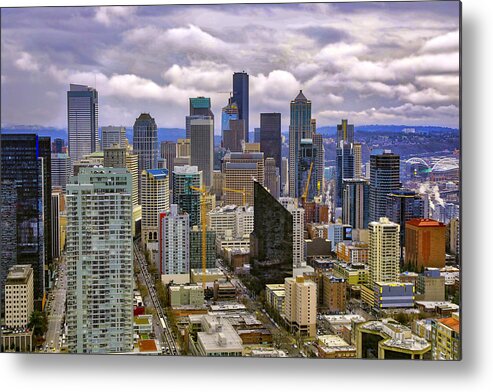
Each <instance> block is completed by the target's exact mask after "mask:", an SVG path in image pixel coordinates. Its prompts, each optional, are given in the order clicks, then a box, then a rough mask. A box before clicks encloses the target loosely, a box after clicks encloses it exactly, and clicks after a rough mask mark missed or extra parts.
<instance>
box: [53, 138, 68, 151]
mask: <svg viewBox="0 0 493 392" xmlns="http://www.w3.org/2000/svg"><path fill="white" fill-rule="evenodd" d="M64 150H65V140H63V139H62V138H59V137H57V138H55V139H54V140H53V142H52V143H51V152H52V153H53V154H63V153H64V152H65V151H64Z"/></svg>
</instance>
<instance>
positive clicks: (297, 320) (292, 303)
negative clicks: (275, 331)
mask: <svg viewBox="0 0 493 392" xmlns="http://www.w3.org/2000/svg"><path fill="white" fill-rule="evenodd" d="M284 282H285V283H284V289H285V299H284V312H285V313H284V314H285V318H286V323H287V324H288V327H289V330H290V332H291V333H293V334H296V335H301V336H310V337H313V336H316V334H317V284H316V283H315V282H313V281H311V280H308V279H305V278H304V277H303V276H297V277H295V278H286V279H285V281H284Z"/></svg>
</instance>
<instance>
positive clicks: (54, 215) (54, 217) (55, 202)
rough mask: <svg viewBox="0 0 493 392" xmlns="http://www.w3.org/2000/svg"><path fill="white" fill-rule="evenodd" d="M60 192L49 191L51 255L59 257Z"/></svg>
mask: <svg viewBox="0 0 493 392" xmlns="http://www.w3.org/2000/svg"><path fill="white" fill-rule="evenodd" d="M61 197H62V194H61V192H52V193H51V200H50V202H51V255H52V257H53V258H54V259H55V258H59V257H60V250H61V249H60V202H61V200H60V199H61Z"/></svg>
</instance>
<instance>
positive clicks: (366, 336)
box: [355, 319, 431, 359]
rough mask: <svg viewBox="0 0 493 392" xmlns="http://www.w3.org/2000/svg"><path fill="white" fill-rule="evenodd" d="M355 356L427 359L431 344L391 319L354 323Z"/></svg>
mask: <svg viewBox="0 0 493 392" xmlns="http://www.w3.org/2000/svg"><path fill="white" fill-rule="evenodd" d="M355 339H356V350H357V358H367V359H429V356H430V351H431V344H430V343H429V342H427V341H426V340H425V339H423V338H420V337H419V336H416V335H414V334H413V333H412V331H411V330H410V329H409V328H408V327H406V326H404V325H402V324H400V323H398V322H397V321H395V320H393V319H382V320H374V321H367V322H364V323H361V324H357V325H356V331H355Z"/></svg>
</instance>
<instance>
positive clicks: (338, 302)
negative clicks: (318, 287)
mask: <svg viewBox="0 0 493 392" xmlns="http://www.w3.org/2000/svg"><path fill="white" fill-rule="evenodd" d="M322 287H323V293H322V296H323V301H322V306H323V308H324V309H327V310H328V311H329V312H343V311H345V310H346V288H347V283H346V280H345V279H344V278H337V277H335V276H333V275H330V274H327V273H324V274H322Z"/></svg>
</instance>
